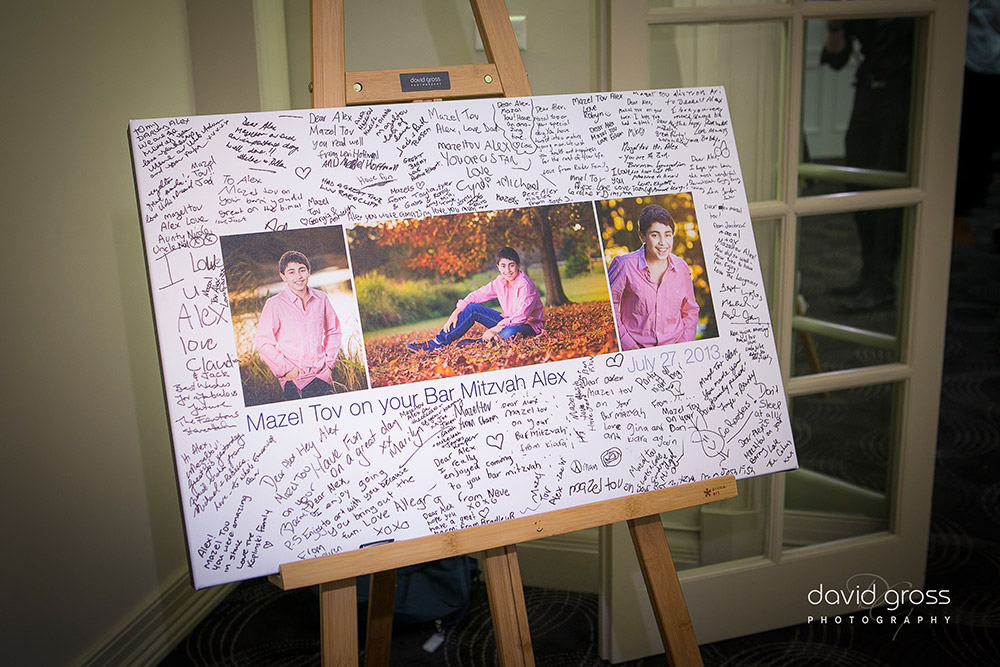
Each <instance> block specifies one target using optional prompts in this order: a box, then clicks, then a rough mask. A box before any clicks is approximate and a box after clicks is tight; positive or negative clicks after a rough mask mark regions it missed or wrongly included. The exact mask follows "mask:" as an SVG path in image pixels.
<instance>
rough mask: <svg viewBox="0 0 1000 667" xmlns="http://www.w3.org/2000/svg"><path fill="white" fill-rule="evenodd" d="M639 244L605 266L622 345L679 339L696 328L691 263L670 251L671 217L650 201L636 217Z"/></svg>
mask: <svg viewBox="0 0 1000 667" xmlns="http://www.w3.org/2000/svg"><path fill="white" fill-rule="evenodd" d="M637 226H638V234H639V240H640V241H641V242H642V245H641V246H640V247H639V249H638V250H635V251H633V252H630V253H627V254H624V255H619V256H617V257H615V258H614V259H613V260H612V261H611V265H610V266H609V267H608V282H609V284H610V286H611V303H612V305H613V307H614V311H615V319H616V321H617V322H618V334H619V336H620V338H621V348H622V350H633V349H636V348H644V347H656V346H658V345H670V344H672V343H685V342H690V341H693V340H694V339H695V335H696V334H697V330H698V313H699V307H698V302H697V301H696V299H695V293H694V284H693V282H692V276H691V267H690V266H688V264H687V262H685V261H684V260H683V259H682V258H680V257H679V256H677V255H676V254H674V253H673V249H674V232H675V228H676V227H675V224H674V219H673V217H672V216H671V215H670V212H669V211H667V210H666V209H665V208H663V207H662V206H659V205H656V204H650V205H648V206H646V207H645V208H643V209H642V212H641V213H640V214H639V219H638V225H637Z"/></svg>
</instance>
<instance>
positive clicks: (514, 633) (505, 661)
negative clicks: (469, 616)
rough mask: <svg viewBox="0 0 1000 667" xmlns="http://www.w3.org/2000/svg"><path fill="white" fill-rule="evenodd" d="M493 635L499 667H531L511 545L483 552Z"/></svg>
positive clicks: (532, 658) (521, 594) (525, 618)
mask: <svg viewBox="0 0 1000 667" xmlns="http://www.w3.org/2000/svg"><path fill="white" fill-rule="evenodd" d="M484 555H485V556H486V558H485V571H486V590H487V592H488V594H489V598H490V613H491V614H492V616H493V634H494V636H495V637H496V643H497V654H498V655H499V656H500V664H501V665H502V666H503V667H534V665H535V656H534V653H532V650H531V634H530V633H529V632H528V611H527V608H526V606H525V603H524V588H523V586H522V585H521V570H520V568H518V566H517V551H516V550H515V548H514V545H510V546H506V547H498V548H496V549H488V550H486V551H485V552H484Z"/></svg>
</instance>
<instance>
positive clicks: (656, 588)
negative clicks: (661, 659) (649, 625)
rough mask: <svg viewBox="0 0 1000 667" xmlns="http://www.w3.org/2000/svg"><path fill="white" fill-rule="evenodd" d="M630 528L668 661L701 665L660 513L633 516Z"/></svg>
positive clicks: (685, 666) (679, 664)
mask: <svg viewBox="0 0 1000 667" xmlns="http://www.w3.org/2000/svg"><path fill="white" fill-rule="evenodd" d="M628 529H629V532H630V533H631V534H632V544H633V545H634V546H635V555H636V556H637V557H638V559H639V567H640V569H641V570H642V578H643V579H644V580H645V582H646V590H647V592H648V593H649V601H650V603H652V605H653V615H654V616H656V624H657V626H659V628H660V637H661V638H662V639H663V648H664V650H665V651H666V654H667V662H668V663H669V664H670V665H672V666H673V667H682V666H683V667H687V665H702V661H701V652H700V651H699V650H698V641H697V639H695V636H694V628H693V627H692V626H691V617H690V616H689V615H688V610H687V604H686V603H685V602H684V594H683V593H682V592H681V584H680V581H678V580H677V569H676V568H675V567H674V560H673V558H671V556H670V547H668V546H667V536H666V535H665V534H664V533H663V524H662V523H661V522H660V517H659V515H657V514H654V515H651V516H644V517H640V518H638V519H631V520H630V521H629V522H628Z"/></svg>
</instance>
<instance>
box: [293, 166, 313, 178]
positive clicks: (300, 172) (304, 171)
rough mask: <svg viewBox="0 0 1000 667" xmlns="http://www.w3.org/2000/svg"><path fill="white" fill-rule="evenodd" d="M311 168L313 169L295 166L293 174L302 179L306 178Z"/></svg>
mask: <svg viewBox="0 0 1000 667" xmlns="http://www.w3.org/2000/svg"><path fill="white" fill-rule="evenodd" d="M312 170H313V168H312V167H296V168H295V175H296V176H298V177H299V178H301V179H302V180H303V181H304V180H306V177H307V176H308V175H309V174H311V173H312Z"/></svg>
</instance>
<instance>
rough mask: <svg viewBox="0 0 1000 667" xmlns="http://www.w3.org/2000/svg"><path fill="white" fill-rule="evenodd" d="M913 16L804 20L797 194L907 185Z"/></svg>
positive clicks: (910, 124)
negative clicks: (804, 35) (800, 136)
mask: <svg viewBox="0 0 1000 667" xmlns="http://www.w3.org/2000/svg"><path fill="white" fill-rule="evenodd" d="M916 27H917V19H914V18H910V17H906V18H877V19H876V18H873V19H850V20H846V21H845V20H840V19H838V20H831V21H825V20H814V21H806V37H805V54H804V58H805V63H804V68H803V72H804V81H803V87H802V144H801V147H800V156H799V157H800V166H799V176H800V178H799V192H800V195H803V196H805V195H818V194H829V193H832V192H855V191H859V190H868V189H873V188H899V187H907V186H909V185H910V184H912V182H913V175H912V173H909V172H910V171H911V170H909V164H910V145H911V143H912V142H911V141H910V135H911V129H912V127H911V126H912V124H913V123H912V121H911V116H912V110H913V78H914V77H913V72H914V62H915V56H914V54H915V41H916V35H917V30H916Z"/></svg>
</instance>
